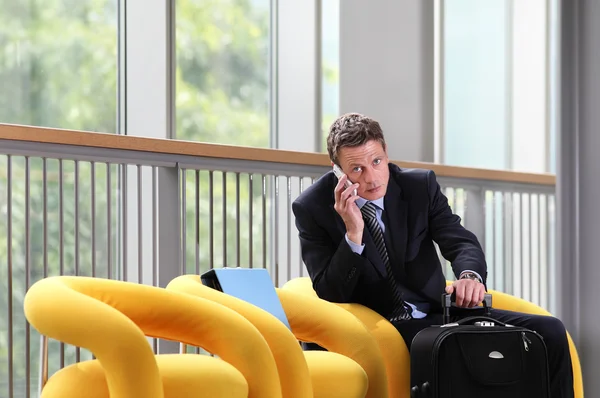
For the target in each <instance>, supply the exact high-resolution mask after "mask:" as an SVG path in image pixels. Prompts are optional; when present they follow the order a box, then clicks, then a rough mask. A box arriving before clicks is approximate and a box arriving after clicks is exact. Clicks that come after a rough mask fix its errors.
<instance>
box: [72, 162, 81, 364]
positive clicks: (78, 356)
mask: <svg viewBox="0 0 600 398" xmlns="http://www.w3.org/2000/svg"><path fill="white" fill-rule="evenodd" d="M73 186H74V188H75V275H76V276H79V161H77V160H76V161H75V181H74V182H73ZM80 360H81V349H80V348H79V347H77V348H76V349H75V361H76V362H79V361H80Z"/></svg>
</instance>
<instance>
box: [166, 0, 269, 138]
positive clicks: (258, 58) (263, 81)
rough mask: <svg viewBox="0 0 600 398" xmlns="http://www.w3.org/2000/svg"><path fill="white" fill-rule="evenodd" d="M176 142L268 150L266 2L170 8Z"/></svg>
mask: <svg viewBox="0 0 600 398" xmlns="http://www.w3.org/2000/svg"><path fill="white" fill-rule="evenodd" d="M176 9H177V12H176V58H177V74H176V101H175V102H176V114H177V119H176V120H177V122H176V123H177V128H176V131H177V134H176V136H177V138H178V139H185V140H193V141H204V142H211V143H220V144H232V145H248V146H259V147H268V146H270V139H269V138H270V132H269V97H270V90H269V87H270V86H269V77H270V67H269V60H270V57H269V48H270V45H269V43H270V36H269V31H270V29H269V26H270V1H269V0H218V1H217V0H200V1H190V0H178V1H177V3H176Z"/></svg>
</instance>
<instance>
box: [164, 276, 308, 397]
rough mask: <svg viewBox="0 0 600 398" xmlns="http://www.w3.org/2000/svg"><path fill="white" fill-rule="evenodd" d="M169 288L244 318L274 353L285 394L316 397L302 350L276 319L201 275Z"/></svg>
mask: <svg viewBox="0 0 600 398" xmlns="http://www.w3.org/2000/svg"><path fill="white" fill-rule="evenodd" d="M166 289H167V290H172V291H177V292H182V293H186V294H190V295H192V296H196V297H202V298H204V299H207V300H211V301H214V302H216V303H219V304H222V305H224V306H226V307H228V308H231V309H232V310H234V311H236V312H237V313H239V314H240V315H242V316H244V317H245V318H246V319H248V320H249V321H250V323H252V324H253V325H254V326H255V327H256V328H257V329H258V331H259V332H260V333H261V334H262V335H263V336H264V338H265V340H266V341H267V344H268V345H269V348H270V349H271V352H272V353H273V357H274V358H275V362H276V364H277V371H278V373H279V379H280V382H281V391H282V395H283V396H284V397H286V398H310V397H312V396H313V386H312V384H311V379H310V374H309V372H308V365H307V363H306V360H305V359H304V355H303V353H302V348H301V347H300V345H299V344H298V340H297V339H296V337H295V336H294V335H293V334H292V332H291V331H290V330H289V329H288V328H287V327H286V326H285V325H284V324H283V323H282V322H281V321H280V320H279V319H277V318H276V317H275V316H273V315H271V314H270V313H268V312H267V311H265V310H263V309H261V308H258V307H256V306H254V305H252V304H250V303H248V302H246V301H243V300H240V299H238V298H236V297H233V296H230V295H228V294H225V293H223V292H220V291H218V290H215V289H211V288H209V287H207V286H204V285H203V284H202V282H201V280H200V276H198V275H182V276H179V277H177V278H175V279H173V280H172V281H171V282H169V284H168V285H167V288H166Z"/></svg>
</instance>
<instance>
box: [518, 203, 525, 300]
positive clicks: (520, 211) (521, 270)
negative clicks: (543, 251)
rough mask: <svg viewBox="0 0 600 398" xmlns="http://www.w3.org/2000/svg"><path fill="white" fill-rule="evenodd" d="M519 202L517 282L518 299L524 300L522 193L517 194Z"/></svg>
mask: <svg viewBox="0 0 600 398" xmlns="http://www.w3.org/2000/svg"><path fill="white" fill-rule="evenodd" d="M519 201H520V202H521V203H520V205H519V231H520V232H519V236H520V237H521V245H520V249H521V252H520V253H519V256H520V262H521V267H520V273H521V275H520V278H519V281H520V284H521V286H520V289H521V293H520V297H521V298H524V296H525V295H524V294H523V293H524V292H523V288H524V284H523V268H524V265H525V248H524V246H525V245H524V244H523V241H524V239H523V229H524V228H525V224H524V223H523V194H522V193H520V194H519Z"/></svg>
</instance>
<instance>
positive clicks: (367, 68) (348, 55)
mask: <svg viewBox="0 0 600 398" xmlns="http://www.w3.org/2000/svg"><path fill="white" fill-rule="evenodd" d="M340 9H341V12H340V113H346V112H359V113H362V114H365V115H368V116H370V117H373V118H374V119H376V120H378V121H379V123H380V124H381V127H382V128H383V130H384V133H385V135H386V141H387V143H388V154H389V156H390V158H392V159H396V160H415V161H433V71H434V69H433V31H434V29H433V21H434V19H433V0H403V1H397V0H370V1H368V2H366V1H364V0H343V1H341V2H340Z"/></svg>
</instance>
